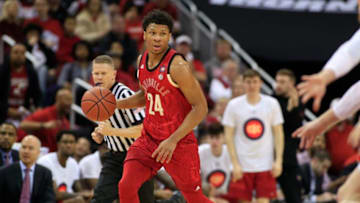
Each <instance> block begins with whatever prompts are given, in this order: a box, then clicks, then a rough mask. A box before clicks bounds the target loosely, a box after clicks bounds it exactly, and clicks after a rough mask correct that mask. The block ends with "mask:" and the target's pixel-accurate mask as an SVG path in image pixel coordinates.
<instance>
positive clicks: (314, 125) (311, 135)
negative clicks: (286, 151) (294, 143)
mask: <svg viewBox="0 0 360 203" xmlns="http://www.w3.org/2000/svg"><path fill="white" fill-rule="evenodd" d="M325 128H326V126H321V125H319V122H318V120H314V121H311V122H309V123H307V124H305V125H304V126H302V127H300V128H298V129H297V130H296V131H295V132H293V134H292V137H298V138H301V142H300V148H301V149H304V148H305V149H308V148H310V147H311V145H312V144H313V142H314V140H315V137H316V136H318V135H321V134H322V133H323V132H324V130H325Z"/></svg>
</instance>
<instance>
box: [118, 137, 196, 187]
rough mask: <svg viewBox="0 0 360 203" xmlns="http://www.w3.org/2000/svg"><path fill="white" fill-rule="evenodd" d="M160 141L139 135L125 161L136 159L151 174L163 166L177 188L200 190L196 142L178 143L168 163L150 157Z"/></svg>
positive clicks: (154, 173)
mask: <svg viewBox="0 0 360 203" xmlns="http://www.w3.org/2000/svg"><path fill="white" fill-rule="evenodd" d="M160 142H161V141H156V140H153V139H152V138H150V137H149V136H148V135H145V134H143V135H141V137H139V138H138V139H137V140H136V141H135V142H134V143H133V144H132V145H131V147H130V149H129V151H128V152H127V156H126V159H125V162H127V161H131V160H138V161H139V162H141V163H142V164H143V165H144V166H146V167H149V168H151V170H152V175H156V173H157V171H158V170H159V169H160V168H161V167H162V166H164V168H165V169H166V171H167V172H168V173H169V175H170V176H171V177H172V179H173V180H174V182H175V184H176V186H177V187H178V189H179V190H182V191H197V190H200V189H201V177H200V159H199V153H198V146H197V143H196V142H194V143H178V144H177V146H176V149H175V151H174V153H173V156H172V158H171V161H170V163H168V164H166V163H165V164H162V163H160V162H156V159H154V158H152V157H151V155H152V153H153V152H154V151H155V150H156V149H157V147H158V146H159V144H160Z"/></svg>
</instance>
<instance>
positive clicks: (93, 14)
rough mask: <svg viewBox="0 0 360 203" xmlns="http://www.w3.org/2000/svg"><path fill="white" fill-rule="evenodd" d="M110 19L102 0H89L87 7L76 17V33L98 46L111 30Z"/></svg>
mask: <svg viewBox="0 0 360 203" xmlns="http://www.w3.org/2000/svg"><path fill="white" fill-rule="evenodd" d="M110 23H111V22H110V18H109V16H107V15H106V14H105V12H104V10H103V8H102V5H101V1H100V0H88V1H87V4H86V7H85V8H84V9H83V10H82V11H81V12H80V13H79V14H78V15H77V16H76V28H75V33H76V34H77V35H78V36H79V37H80V38H81V39H82V40H85V41H87V42H89V43H92V44H96V42H98V40H100V39H101V38H103V37H104V36H105V35H106V34H107V33H108V32H109V31H110V29H111V25H110Z"/></svg>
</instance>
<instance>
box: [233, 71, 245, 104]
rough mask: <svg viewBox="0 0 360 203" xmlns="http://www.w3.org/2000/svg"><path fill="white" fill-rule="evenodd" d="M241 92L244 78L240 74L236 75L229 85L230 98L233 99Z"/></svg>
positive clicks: (243, 92)
mask: <svg viewBox="0 0 360 203" xmlns="http://www.w3.org/2000/svg"><path fill="white" fill-rule="evenodd" d="M243 94H245V88H244V78H243V76H242V75H238V76H236V78H235V79H234V81H233V83H232V85H231V98H232V99H233V98H235V97H239V96H241V95H243Z"/></svg>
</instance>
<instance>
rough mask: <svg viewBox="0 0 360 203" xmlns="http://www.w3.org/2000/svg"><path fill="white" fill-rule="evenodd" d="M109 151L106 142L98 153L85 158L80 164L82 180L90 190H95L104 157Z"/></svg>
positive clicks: (100, 146) (99, 148)
mask: <svg viewBox="0 0 360 203" xmlns="http://www.w3.org/2000/svg"><path fill="white" fill-rule="evenodd" d="M107 151H108V149H107V146H106V143H105V142H104V143H103V144H101V145H99V147H98V150H97V151H96V152H94V153H93V154H89V155H87V156H85V157H84V158H83V159H81V161H80V163H79V168H80V178H81V179H82V180H83V183H84V184H85V186H86V188H87V189H89V190H93V189H94V188H95V185H96V183H97V181H98V179H99V177H100V172H101V168H102V159H103V155H104V153H105V152H107Z"/></svg>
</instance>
